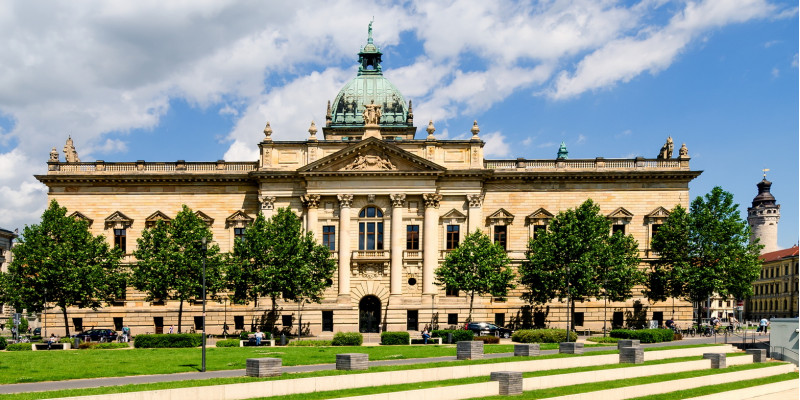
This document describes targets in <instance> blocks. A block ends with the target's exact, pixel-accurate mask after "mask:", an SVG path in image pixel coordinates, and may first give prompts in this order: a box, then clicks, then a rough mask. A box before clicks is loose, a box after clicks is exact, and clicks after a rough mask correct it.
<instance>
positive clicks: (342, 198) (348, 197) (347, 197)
mask: <svg viewBox="0 0 800 400" xmlns="http://www.w3.org/2000/svg"><path fill="white" fill-rule="evenodd" d="M336 198H338V199H339V207H340V208H350V206H352V205H353V195H352V194H339V195H336Z"/></svg>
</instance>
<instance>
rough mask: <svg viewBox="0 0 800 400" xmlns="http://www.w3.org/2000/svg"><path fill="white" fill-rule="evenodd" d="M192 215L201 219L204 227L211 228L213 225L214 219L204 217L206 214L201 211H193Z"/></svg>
mask: <svg viewBox="0 0 800 400" xmlns="http://www.w3.org/2000/svg"><path fill="white" fill-rule="evenodd" d="M194 215H196V216H197V217H198V218H200V219H202V220H203V222H205V223H206V226H211V224H213V223H214V218H211V217H209V216H208V215H206V213H204V212H202V211H199V210H198V211H195V212H194Z"/></svg>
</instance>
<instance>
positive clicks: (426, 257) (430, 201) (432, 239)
mask: <svg viewBox="0 0 800 400" xmlns="http://www.w3.org/2000/svg"><path fill="white" fill-rule="evenodd" d="M422 200H423V201H425V222H424V226H425V227H424V231H423V235H424V236H423V237H424V240H423V243H422V295H423V296H424V295H432V294H435V293H436V290H435V289H434V287H433V271H434V270H435V269H436V267H437V266H438V264H439V243H438V242H439V241H438V238H439V235H438V232H437V231H436V228H437V226H438V225H439V212H438V211H436V210H437V209H438V208H439V202H440V201H441V200H442V195H440V194H438V193H426V194H423V195H422Z"/></svg>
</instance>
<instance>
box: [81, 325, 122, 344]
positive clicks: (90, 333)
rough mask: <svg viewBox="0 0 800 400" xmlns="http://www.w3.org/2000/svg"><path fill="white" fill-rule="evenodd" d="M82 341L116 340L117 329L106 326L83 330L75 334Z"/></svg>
mask: <svg viewBox="0 0 800 400" xmlns="http://www.w3.org/2000/svg"><path fill="white" fill-rule="evenodd" d="M75 336H77V337H79V338H80V339H81V340H83V341H84V342H114V341H116V340H117V331H115V330H113V329H106V328H94V329H88V330H85V331H83V332H81V333H79V334H77V335H75Z"/></svg>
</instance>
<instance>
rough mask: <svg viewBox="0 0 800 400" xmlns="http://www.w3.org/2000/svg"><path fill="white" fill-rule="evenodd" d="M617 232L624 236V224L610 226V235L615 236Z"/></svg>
mask: <svg viewBox="0 0 800 400" xmlns="http://www.w3.org/2000/svg"><path fill="white" fill-rule="evenodd" d="M617 232H619V233H620V234H623V235H624V234H625V225H624V224H614V225H611V234H612V235H613V234H615V233H617Z"/></svg>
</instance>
